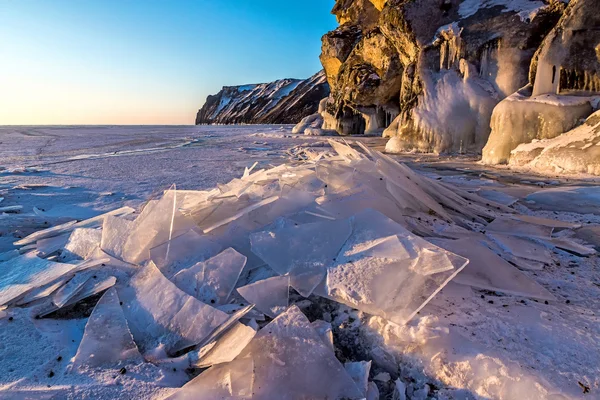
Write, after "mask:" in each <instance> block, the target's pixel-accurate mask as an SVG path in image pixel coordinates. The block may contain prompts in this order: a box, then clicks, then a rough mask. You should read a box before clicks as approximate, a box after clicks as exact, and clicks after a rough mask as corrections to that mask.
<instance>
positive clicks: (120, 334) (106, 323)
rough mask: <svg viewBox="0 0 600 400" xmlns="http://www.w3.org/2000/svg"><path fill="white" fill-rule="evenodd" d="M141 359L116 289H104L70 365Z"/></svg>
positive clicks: (90, 365)
mask: <svg viewBox="0 0 600 400" xmlns="http://www.w3.org/2000/svg"><path fill="white" fill-rule="evenodd" d="M126 361H134V362H142V361H143V359H142V356H141V355H140V353H139V351H138V348H137V346H136V344H135V342H134V341H133V337H132V336H131V332H130V331H129V327H128V326H127V320H126V319H125V315H124V314H123V310H122V308H121V306H120V304H119V296H118V295H117V291H116V290H115V289H114V288H112V289H109V290H108V291H106V293H104V295H103V296H102V298H101V299H100V301H98V303H97V304H96V307H94V311H92V315H90V317H89V319H88V322H87V324H86V325H85V331H84V334H83V339H81V343H80V344H79V348H78V349H77V354H76V355H75V358H74V360H73V366H74V367H75V368H80V367H82V366H87V367H92V368H95V367H101V366H112V365H115V364H118V363H121V362H126Z"/></svg>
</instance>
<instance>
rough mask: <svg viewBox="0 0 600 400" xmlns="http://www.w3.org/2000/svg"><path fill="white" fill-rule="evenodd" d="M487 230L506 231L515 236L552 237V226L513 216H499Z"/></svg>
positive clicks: (505, 232)
mask: <svg viewBox="0 0 600 400" xmlns="http://www.w3.org/2000/svg"><path fill="white" fill-rule="evenodd" d="M486 230H487V231H490V232H498V233H504V234H507V235H513V236H524V237H539V238H548V239H549V238H550V236H552V230H553V228H552V227H549V226H544V225H536V224H534V223H532V222H525V221H519V220H516V219H512V218H503V217H498V218H496V219H495V220H494V221H492V222H491V223H490V224H488V226H487V227H486Z"/></svg>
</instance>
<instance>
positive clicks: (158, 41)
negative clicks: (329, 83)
mask: <svg viewBox="0 0 600 400" xmlns="http://www.w3.org/2000/svg"><path fill="white" fill-rule="evenodd" d="M333 5H334V0H0V125H38V124H39V125H41V124H58V125H62V124H64V125H68V124H192V123H193V121H194V118H195V114H196V111H197V110H198V108H200V106H201V105H202V104H203V103H204V101H205V99H206V96H207V95H209V94H214V93H216V92H218V91H219V90H220V88H221V87H222V86H224V85H227V86H231V85H238V84H245V83H260V82H269V81H272V80H275V79H280V78H307V77H309V76H310V75H312V74H314V73H316V72H317V71H319V70H320V69H321V65H320V63H319V57H318V56H319V53H320V47H321V42H320V38H321V36H322V35H323V34H324V33H325V32H327V31H329V30H331V29H334V28H335V27H336V22H335V17H334V16H332V15H331V14H330V11H331V9H332V7H333Z"/></svg>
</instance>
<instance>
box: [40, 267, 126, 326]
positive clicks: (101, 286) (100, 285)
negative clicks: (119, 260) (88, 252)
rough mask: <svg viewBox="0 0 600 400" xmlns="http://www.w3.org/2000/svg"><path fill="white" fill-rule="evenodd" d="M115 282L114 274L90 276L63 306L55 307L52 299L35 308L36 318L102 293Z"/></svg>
mask: <svg viewBox="0 0 600 400" xmlns="http://www.w3.org/2000/svg"><path fill="white" fill-rule="evenodd" d="M98 275H99V274H98ZM116 283H117V278H115V277H114V276H96V277H94V276H92V279H88V281H87V282H86V283H85V284H84V285H83V287H82V288H81V290H79V291H78V292H77V293H76V294H75V295H74V296H73V297H71V298H70V299H69V301H68V302H67V303H66V304H65V305H64V306H63V307H57V306H56V305H55V304H54V303H53V302H52V301H50V302H48V303H46V304H44V305H42V306H40V307H39V308H37V309H36V311H35V314H36V316H37V317H38V318H42V317H45V316H46V315H49V314H51V313H53V312H55V311H57V310H59V309H61V308H66V307H69V306H72V305H74V304H77V303H79V302H80V301H82V300H85V299H87V298H88V297H92V296H94V295H96V294H98V293H102V292H103V291H105V290H107V289H110V288H111V287H113V286H114V285H115V284H116Z"/></svg>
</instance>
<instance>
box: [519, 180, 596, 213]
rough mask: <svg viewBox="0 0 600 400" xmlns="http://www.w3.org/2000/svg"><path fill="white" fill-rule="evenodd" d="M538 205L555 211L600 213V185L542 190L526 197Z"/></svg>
mask: <svg viewBox="0 0 600 400" xmlns="http://www.w3.org/2000/svg"><path fill="white" fill-rule="evenodd" d="M526 200H528V201H534V202H535V204H536V206H538V207H542V208H544V209H547V210H553V211H568V212H574V213H578V214H588V213H593V214H600V187H598V186H589V187H562V188H553V189H545V190H540V191H539V192H535V193H532V194H530V195H529V196H527V197H526Z"/></svg>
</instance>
